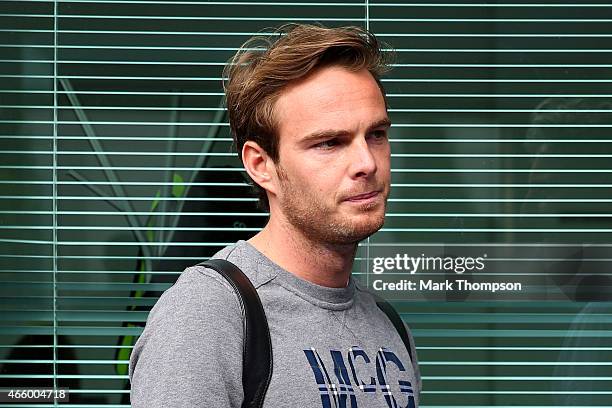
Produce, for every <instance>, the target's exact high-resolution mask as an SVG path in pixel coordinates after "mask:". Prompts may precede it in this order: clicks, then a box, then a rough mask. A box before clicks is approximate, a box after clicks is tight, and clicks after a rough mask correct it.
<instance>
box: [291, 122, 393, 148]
mask: <svg viewBox="0 0 612 408" xmlns="http://www.w3.org/2000/svg"><path fill="white" fill-rule="evenodd" d="M382 126H384V127H387V128H388V127H391V120H390V119H389V118H383V119H380V120H377V121H376V122H374V123H372V124H371V125H370V126H368V130H372V129H376V128H379V127H382ZM350 133H351V132H350V131H348V130H338V129H325V130H317V131H315V132H313V133H310V134H308V135H307V136H304V138H302V141H301V143H304V144H308V143H310V142H313V141H316V140H319V139H326V138H334V137H341V136H346V135H348V134H350Z"/></svg>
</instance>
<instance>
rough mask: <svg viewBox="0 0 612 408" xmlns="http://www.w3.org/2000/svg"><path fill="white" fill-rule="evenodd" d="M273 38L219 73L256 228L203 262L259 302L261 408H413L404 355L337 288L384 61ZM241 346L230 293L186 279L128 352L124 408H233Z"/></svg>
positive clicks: (365, 202)
mask: <svg viewBox="0 0 612 408" xmlns="http://www.w3.org/2000/svg"><path fill="white" fill-rule="evenodd" d="M282 30H285V31H286V32H285V33H284V35H283V36H281V37H280V38H279V39H277V40H276V41H274V42H272V41H268V43H267V46H266V48H263V49H262V48H257V47H255V46H254V42H256V41H258V40H257V39H255V40H252V41H249V42H247V44H245V46H244V47H243V49H242V50H241V51H239V52H238V54H237V55H236V56H235V57H234V59H233V60H232V63H231V64H230V65H229V66H228V67H227V68H226V72H225V74H226V75H225V76H227V77H228V83H227V86H226V95H227V105H228V111H229V117H230V126H231V130H232V134H233V136H234V138H235V140H236V144H237V147H238V152H239V155H240V158H241V159H242V162H243V163H244V167H245V169H246V171H247V173H248V175H249V176H250V178H251V179H252V180H253V181H254V184H255V186H257V188H259V189H260V193H261V194H260V198H261V199H262V203H263V205H264V206H266V207H267V208H269V211H270V218H269V221H268V223H267V225H266V226H265V227H264V228H263V229H262V230H261V232H259V233H258V234H256V235H255V236H254V237H253V238H251V239H249V240H248V241H239V242H237V243H236V244H234V245H231V246H229V247H226V248H225V249H223V250H221V251H220V252H218V253H217V254H216V255H215V258H224V259H227V260H229V261H231V262H233V263H235V264H236V265H237V266H238V267H239V268H241V269H242V271H243V272H244V273H245V274H246V275H247V276H248V277H249V279H250V280H251V281H252V282H253V285H254V286H255V288H256V289H257V292H258V294H259V297H260V298H261V301H262V304H263V306H264V310H265V313H266V316H267V319H268V324H269V326H270V333H271V339H272V351H273V362H274V364H273V370H272V379H271V382H270V386H269V388H268V391H267V394H266V398H265V401H264V407H330V408H331V407H353V408H355V407H364V408H373V407H374V408H376V407H381V408H382V407H417V406H418V395H419V391H420V388H421V380H420V374H419V369H418V364H417V362H416V352H415V350H414V349H413V350H412V356H413V357H415V360H414V361H411V359H410V357H409V354H408V351H407V350H406V348H405V346H404V344H403V343H402V340H401V338H400V336H399V335H398V333H397V332H396V330H395V329H394V327H393V325H392V324H391V322H390V321H389V319H388V318H387V317H386V316H385V315H384V313H383V312H381V311H380V310H379V309H378V307H377V306H376V303H375V300H374V298H373V296H372V295H371V294H370V293H369V292H367V291H366V290H365V289H363V288H362V287H361V285H360V284H358V283H356V282H355V280H354V279H353V278H352V277H351V268H352V265H353V259H354V256H355V251H356V248H357V244H358V243H359V241H361V240H363V239H364V238H366V237H368V236H370V235H371V234H373V233H374V232H376V231H377V230H378V229H380V228H381V227H382V225H383V221H384V214H385V207H386V200H387V197H388V195H389V187H390V145H389V140H388V137H387V132H388V128H389V126H390V120H389V117H388V115H387V108H386V101H385V96H384V91H383V89H382V86H381V84H380V81H379V79H378V77H379V75H380V74H381V73H382V72H384V70H385V69H386V66H385V58H384V57H383V54H382V53H381V51H380V49H379V45H378V43H377V41H376V38H375V37H374V36H373V35H372V34H370V33H367V32H365V31H363V30H361V29H358V28H356V27H346V28H339V29H327V28H323V27H320V26H311V25H292V26H289V27H288V28H287V27H283V28H282ZM247 47H249V48H250V50H247V49H246V48H247ZM253 48H255V49H254V50H253ZM243 336H244V333H243V322H242V315H241V310H240V306H239V303H238V298H237V295H236V293H235V292H234V291H233V289H232V288H231V287H230V285H229V284H227V282H225V281H224V279H223V278H222V277H220V276H219V275H218V274H217V273H216V272H214V271H212V270H209V269H206V268H204V267H201V266H197V267H191V268H187V269H186V270H185V271H184V272H183V273H182V274H181V276H180V278H179V279H178V281H177V282H176V284H175V285H174V286H173V287H172V288H170V289H168V290H167V291H166V292H165V293H164V295H163V296H162V297H161V298H160V299H159V301H158V303H157V304H156V305H155V307H154V308H153V310H152V311H151V313H150V315H149V318H148V320H147V325H146V328H145V330H144V332H143V334H142V336H141V337H140V339H139V340H138V343H137V344H136V346H135V348H134V351H133V353H132V358H131V361H130V378H131V382H132V390H131V400H132V406H133V407H136V408H139V407H147V408H151V407H192V406H193V407H195V406H201V407H207V408H211V407H240V406H241V403H242V398H243V390H242V383H241V378H242V377H241V374H242V352H243V343H242V342H243Z"/></svg>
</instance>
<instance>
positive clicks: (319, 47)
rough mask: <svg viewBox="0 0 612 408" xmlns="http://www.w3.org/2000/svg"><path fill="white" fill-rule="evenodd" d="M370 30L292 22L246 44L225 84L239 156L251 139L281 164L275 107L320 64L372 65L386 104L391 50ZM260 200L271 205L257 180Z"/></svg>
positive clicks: (228, 71) (229, 69)
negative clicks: (282, 94)
mask: <svg viewBox="0 0 612 408" xmlns="http://www.w3.org/2000/svg"><path fill="white" fill-rule="evenodd" d="M381 45H382V44H381V43H380V42H379V41H378V40H377V39H376V37H375V36H374V35H373V34H372V33H370V32H369V31H367V30H365V29H362V28H360V27H354V26H348V27H339V28H326V27H323V26H320V25H311V24H286V25H283V26H280V27H279V28H277V29H276V30H275V32H274V33H272V34H271V35H270V36H255V37H253V38H251V39H249V40H248V41H247V42H246V43H244V44H243V45H242V47H240V49H239V50H238V52H237V53H236V55H234V56H233V57H232V58H231V59H230V61H229V62H228V64H227V65H226V66H225V68H224V70H223V77H224V78H226V82H224V83H223V88H224V90H225V95H226V103H227V110H228V112H229V123H230V129H231V132H232V137H233V138H234V142H235V144H236V148H237V151H238V157H239V158H240V159H241V160H242V157H241V156H242V147H243V146H244V143H245V142H246V141H247V140H253V141H254V142H256V143H257V144H259V146H261V147H262V148H263V149H264V150H265V151H266V153H268V155H269V156H270V158H271V159H272V160H273V161H274V162H275V163H278V160H279V157H278V143H279V135H278V133H277V128H278V127H277V122H276V118H275V115H274V105H275V102H276V100H277V99H278V96H279V94H280V92H281V91H282V89H283V88H284V87H285V86H287V84H288V83H290V82H291V81H294V80H297V79H300V78H303V77H305V76H306V75H307V74H309V73H310V72H311V71H313V70H314V69H315V68H319V67H323V66H328V65H340V66H343V67H345V68H347V69H350V70H352V71H359V70H361V69H364V68H365V69H367V70H368V71H369V72H370V73H371V74H372V76H373V77H374V79H375V80H376V82H377V84H378V86H379V88H380V90H381V92H382V94H383V97H384V98H385V103H387V102H386V94H385V91H384V89H383V87H382V84H381V82H380V76H381V75H382V74H384V73H385V72H387V71H388V70H389V62H390V58H391V54H390V53H383V52H382V50H381ZM253 186H254V187H255V189H256V190H257V193H258V195H259V204H260V207H262V208H263V209H265V210H268V209H269V205H268V197H267V195H266V191H265V190H264V189H263V188H261V187H260V186H259V185H258V184H257V183H253Z"/></svg>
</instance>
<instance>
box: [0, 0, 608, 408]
mask: <svg viewBox="0 0 612 408" xmlns="http://www.w3.org/2000/svg"><path fill="white" fill-rule="evenodd" d="M287 22H320V23H323V24H325V25H328V26H343V25H358V26H362V27H366V28H369V29H370V30H371V31H372V32H374V33H375V34H376V35H377V37H378V38H379V39H381V40H383V41H385V42H386V43H388V44H389V46H390V47H392V48H394V49H395V53H396V61H395V63H394V67H393V70H392V71H391V72H390V73H389V74H388V75H387V76H385V77H384V78H383V84H384V86H385V88H386V90H387V94H388V100H389V104H390V110H389V114H390V116H391V119H392V121H393V127H392V129H391V132H390V138H391V145H392V193H391V196H390V199H389V205H388V213H387V218H386V222H385V226H384V227H383V229H382V230H381V231H379V232H378V233H376V234H375V235H373V236H372V237H371V238H369V239H367V240H366V241H364V242H362V243H361V244H360V247H359V251H358V256H357V259H356V262H355V266H354V276H356V277H357V278H358V279H360V280H362V281H363V282H364V283H365V284H367V285H368V286H370V287H372V285H373V282H374V280H376V279H379V278H380V277H381V275H377V274H375V273H374V272H373V271H372V269H371V268H372V266H371V265H372V260H373V258H375V257H377V256H379V255H381V254H383V253H386V252H385V248H394V250H395V251H400V252H410V253H412V254H415V255H416V256H418V255H420V254H421V253H422V252H427V251H430V250H435V251H438V252H439V253H443V254H445V255H452V256H455V257H461V256H466V255H467V254H472V253H475V254H487V255H488V256H487V261H486V262H487V268H486V269H485V270H484V271H481V272H471V273H466V274H464V275H463V276H465V278H466V279H469V280H473V281H478V280H479V279H482V278H484V277H490V276H498V277H499V279H510V278H516V277H521V276H523V277H524V276H528V277H529V278H534V279H535V278H537V279H538V281H537V282H538V284H537V285H535V284H534V285H532V286H529V288H528V289H529V290H526V291H524V292H521V293H520V294H517V295H516V297H514V298H513V296H509V297H508V296H502V295H500V296H491V297H488V298H487V297H482V296H480V295H479V294H478V293H475V292H473V293H469V292H463V293H458V292H451V291H442V292H440V293H436V294H432V295H427V294H425V295H409V294H406V293H401V294H391V295H389V296H390V298H391V299H392V301H393V303H394V305H395V306H396V307H397V309H398V310H399V311H400V312H401V314H402V317H403V318H404V320H405V321H406V322H408V323H409V324H410V326H411V328H412V329H413V332H414V335H415V339H416V345H417V349H418V355H419V358H420V360H421V367H422V374H423V383H424V391H423V394H422V406H424V407H431V408H433V407H485V406H486V407H489V406H500V407H502V406H510V405H512V406H523V407H535V406H538V407H558V406H575V407H576V406H580V407H599V406H609V405H610V401H612V387H610V384H611V379H612V368H611V367H612V346H611V344H612V343H611V336H612V334H611V333H612V330H610V329H611V328H612V304H611V303H610V301H611V300H612V296H611V295H610V293H612V291H611V289H612V287H611V286H612V279H611V278H610V265H611V263H610V262H611V259H612V257H611V256H610V254H611V252H610V248H611V247H612V242H611V240H610V236H611V235H610V233H611V232H612V211H611V209H612V194H611V191H612V189H611V187H612V178H611V175H612V165H611V163H612V138H611V137H610V130H611V129H610V128H611V127H612V77H611V76H610V74H609V72H610V68H611V67H612V47H611V45H612V42H611V41H612V30H611V27H612V4H611V3H610V2H606V1H590V2H588V3H584V4H581V3H579V2H575V1H569V0H557V1H550V0H549V1H541V2H538V3H527V2H524V1H509V0H508V1H499V2H489V3H477V2H469V1H453V2H425V1H416V2H400V1H391V0H384V1H366V2H357V1H341V0H338V1H334V2H324V1H279V2H270V1H268V2H266V1H195V0H194V1H158V0H151V1H127V0H125V1H122V0H99V1H86V0H82V1H76V0H74V1H72V0H61V1H0V276H1V278H0V279H1V282H2V283H1V288H0V291H1V296H0V304H2V309H1V310H2V312H3V313H1V314H0V321H1V323H0V367H1V369H0V370H1V371H0V388H4V387H10V386H19V387H50V386H56V387H70V390H71V393H70V403H69V405H70V406H75V407H76V406H82V407H88V406H115V407H119V406H121V407H128V406H129V383H128V380H127V360H128V358H129V353H130V352H131V349H132V347H133V345H134V342H135V341H136V339H137V337H138V335H139V334H140V333H141V331H142V328H143V326H144V323H145V321H146V318H147V314H148V311H149V310H150V309H151V307H152V306H153V305H154V304H155V302H156V300H157V299H158V297H159V295H160V294H161V293H162V292H163V291H164V290H165V289H167V288H168V287H170V286H171V285H172V283H173V282H174V281H175V279H176V278H177V277H178V275H179V274H180V272H181V271H182V270H183V269H184V268H185V267H187V266H190V265H193V264H196V263H198V262H200V261H202V260H204V259H206V258H207V257H209V256H211V255H212V254H214V253H215V252H216V251H218V250H219V249H220V248H222V247H224V246H225V245H228V244H230V243H233V242H235V241H236V240H238V239H246V238H248V237H250V236H252V235H253V234H255V233H256V232H257V231H258V230H259V229H260V228H261V227H263V225H264V224H265V222H266V219H267V214H266V213H263V212H261V211H259V210H258V209H257V208H256V200H255V199H254V198H253V196H252V195H251V194H250V190H249V187H248V185H247V183H246V182H245V178H244V171H243V170H242V168H241V166H240V162H239V161H238V159H237V156H236V153H235V150H234V149H233V146H232V140H231V136H230V133H229V125H228V123H227V117H226V114H225V111H224V106H223V103H222V97H223V90H222V86H221V83H222V82H221V81H222V78H221V71H222V67H223V65H224V64H225V61H227V60H228V59H229V58H230V57H231V55H233V53H235V52H236V50H237V49H238V47H239V46H240V45H241V44H242V43H243V42H244V41H246V40H247V39H248V38H249V37H251V36H252V35H255V34H257V33H266V32H271V30H272V27H275V26H278V25H280V24H283V23H287ZM419 273H420V274H421V275H420V276H423V277H425V276H428V274H427V273H426V272H422V273H421V272H419ZM382 275H383V276H394V275H392V274H388V275H385V274H382ZM402 276H405V275H402V274H398V275H397V277H398V278H399V277H402ZM517 279H518V278H517ZM521 279H523V278H521ZM20 406H45V404H32V405H26V404H23V405H20Z"/></svg>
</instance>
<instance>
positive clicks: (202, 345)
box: [129, 241, 421, 408]
mask: <svg viewBox="0 0 612 408" xmlns="http://www.w3.org/2000/svg"><path fill="white" fill-rule="evenodd" d="M214 257H215V258H222V259H227V260H229V261H231V262H233V263H234V264H236V265H237V266H238V267H239V268H241V269H242V271H243V272H244V273H245V274H246V275H247V276H248V277H249V279H250V280H251V281H252V282H253V285H254V286H255V288H256V289H257V293H258V294H259V297H260V298H261V301H262V303H263V306H264V310H265V313H266V316H267V319H268V325H269V327H270V335H271V339H272V354H273V362H274V365H273V372H272V380H271V382H270V386H269V388H268V392H267V394H266V398H265V400H264V407H265V408H278V407H309V408H310V407H323V408H336V407H347V408H357V407H360V408H379V407H380V408H386V407H392V408H394V407H398V408H399V407H402V408H404V407H407V408H412V407H418V399H419V392H420V390H421V376H420V373H419V368H418V364H417V361H416V351H415V350H414V349H413V350H412V356H413V357H414V358H415V361H411V360H410V357H409V355H408V353H407V351H406V349H405V347H404V344H403V342H402V340H401V338H400V336H399V335H398V334H397V332H396V330H395V328H394V327H393V325H392V324H391V322H390V321H389V320H388V318H387V317H386V316H385V314H384V313H383V312H382V311H380V310H379V308H378V307H377V306H376V303H375V300H374V298H373V296H372V295H371V294H370V293H369V292H368V291H367V290H365V289H364V288H362V286H361V285H360V284H359V283H358V282H356V281H355V280H354V279H353V278H352V277H351V278H350V280H349V284H348V286H347V287H345V288H329V287H324V286H319V285H316V284H313V283H311V282H308V281H306V280H303V279H300V278H298V277H297V276H295V275H293V274H292V273H290V272H288V271H286V270H284V269H282V268H281V267H279V266H278V265H276V264H275V263H274V262H272V261H271V260H270V259H268V258H267V257H266V256H265V255H263V254H262V253H261V252H259V251H258V250H257V249H255V247H253V246H252V245H251V244H249V243H248V242H246V241H238V242H237V243H236V244H234V245H230V246H228V247H226V248H224V249H222V250H221V251H219V252H218V253H217V254H216V255H215V256H214ZM322 273H324V272H322ZM238 302H239V301H238V297H237V295H236V293H235V292H234V291H233V289H232V288H231V286H230V285H229V284H228V283H227V282H226V281H225V280H224V279H223V278H222V277H221V276H220V275H218V273H217V272H215V271H213V270H210V269H207V268H204V267H202V266H193V267H189V268H187V269H185V271H184V272H183V273H182V274H181V275H180V277H179V279H178V280H177V282H176V283H175V284H174V285H173V286H172V287H171V288H170V289H168V290H166V291H165V292H164V294H163V295H162V296H161V297H160V299H159V301H158V302H157V303H156V304H155V306H154V307H153V309H152V310H151V313H150V314H149V317H148V319H147V324H146V327H145V329H144V331H143V333H142V335H141V336H140V338H139V339H138V341H137V343H136V345H135V347H134V350H133V351H132V355H131V358H130V369H129V374H130V381H131V387H132V388H131V394H130V399H131V403H132V407H134V408H158V407H159V408H162V407H163V408H172V407H181V408H184V407H204V408H216V407H223V408H227V407H240V406H241V403H242V399H243V391H242V345H243V324H242V315H241V312H240V306H239V303H238ZM409 333H410V332H409Z"/></svg>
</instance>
